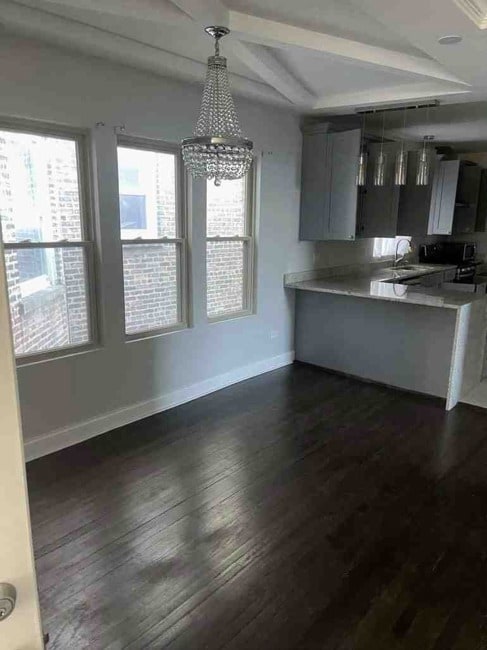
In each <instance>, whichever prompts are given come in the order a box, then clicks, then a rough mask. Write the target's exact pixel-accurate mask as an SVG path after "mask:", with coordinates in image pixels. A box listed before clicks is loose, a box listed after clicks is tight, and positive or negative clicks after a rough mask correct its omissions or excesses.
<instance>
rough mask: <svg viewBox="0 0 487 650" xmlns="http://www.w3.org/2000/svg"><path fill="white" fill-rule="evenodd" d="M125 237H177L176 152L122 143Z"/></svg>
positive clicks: (120, 178)
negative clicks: (133, 146)
mask: <svg viewBox="0 0 487 650" xmlns="http://www.w3.org/2000/svg"><path fill="white" fill-rule="evenodd" d="M118 183H119V192H120V230H121V236H122V239H132V238H133V237H145V238H146V239H157V238H159V237H177V236H178V232H177V223H176V156H175V155H174V154H172V153H161V152H159V151H147V150H145V149H134V148H131V147H130V148H129V147H118Z"/></svg>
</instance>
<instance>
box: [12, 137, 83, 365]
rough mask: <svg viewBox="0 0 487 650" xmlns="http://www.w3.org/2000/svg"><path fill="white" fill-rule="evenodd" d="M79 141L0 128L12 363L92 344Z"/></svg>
mask: <svg viewBox="0 0 487 650" xmlns="http://www.w3.org/2000/svg"><path fill="white" fill-rule="evenodd" d="M87 166H88V165H87V151H86V145H85V137H84V136H83V135H78V134H76V135H74V134H70V133H68V132H64V131H61V130H60V131H59V132H57V130H56V131H53V130H51V129H49V131H47V130H46V131H44V130H41V129H35V130H30V129H25V130H24V129H22V130H20V128H19V129H15V130H13V129H10V128H4V127H0V219H1V227H2V238H3V242H4V245H5V263H6V271H7V285H8V294H9V302H10V315H11V323H12V331H13V339H14V349H15V354H16V356H17V357H19V358H22V359H25V360H29V361H31V360H33V359H34V358H35V357H42V358H44V357H46V356H55V355H57V354H61V353H65V351H66V350H67V349H75V348H82V347H85V346H87V345H89V344H90V343H92V342H93V341H94V340H95V318H94V300H93V291H92V287H93V284H92V280H93V255H94V251H93V241H92V238H91V227H90V223H89V218H88V217H89V212H90V210H89V203H90V201H89V192H88V186H87Z"/></svg>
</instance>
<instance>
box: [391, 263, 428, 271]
mask: <svg viewBox="0 0 487 650" xmlns="http://www.w3.org/2000/svg"><path fill="white" fill-rule="evenodd" d="M385 270H386V271H394V273H400V272H402V271H406V272H410V271H418V272H419V273H422V272H426V271H431V269H430V268H429V267H425V266H421V265H420V264H405V265H404V266H391V267H390V268H387V269H385Z"/></svg>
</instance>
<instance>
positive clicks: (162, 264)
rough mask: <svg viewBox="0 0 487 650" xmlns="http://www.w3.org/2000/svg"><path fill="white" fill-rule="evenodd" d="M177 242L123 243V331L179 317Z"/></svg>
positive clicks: (155, 325) (162, 324)
mask: <svg viewBox="0 0 487 650" xmlns="http://www.w3.org/2000/svg"><path fill="white" fill-rule="evenodd" d="M179 256H180V247H179V245H178V244H125V245H124V246H123V277H124V289H125V331H126V333H127V334H135V333H138V332H139V333H140V332H147V331H150V330H155V329H160V328H163V327H170V326H172V325H177V324H178V323H179V322H180V321H181V316H180V313H181V310H180V307H179V305H180V298H179V292H178V286H179Z"/></svg>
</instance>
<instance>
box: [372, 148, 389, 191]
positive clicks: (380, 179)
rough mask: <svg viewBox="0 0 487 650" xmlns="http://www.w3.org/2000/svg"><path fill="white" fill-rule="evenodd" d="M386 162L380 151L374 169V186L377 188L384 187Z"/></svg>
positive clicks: (384, 155) (383, 154) (385, 157)
mask: <svg viewBox="0 0 487 650" xmlns="http://www.w3.org/2000/svg"><path fill="white" fill-rule="evenodd" d="M386 161H387V156H386V154H385V153H384V152H383V151H380V152H379V155H378V156H377V159H376V161H375V168H374V185H377V186H379V187H382V186H383V185H385V180H386Z"/></svg>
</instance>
